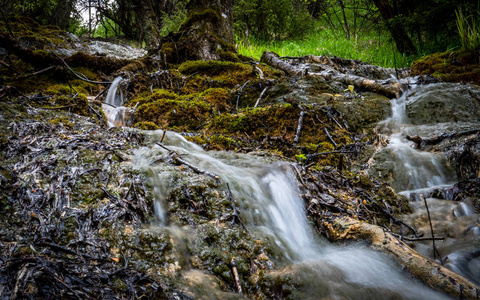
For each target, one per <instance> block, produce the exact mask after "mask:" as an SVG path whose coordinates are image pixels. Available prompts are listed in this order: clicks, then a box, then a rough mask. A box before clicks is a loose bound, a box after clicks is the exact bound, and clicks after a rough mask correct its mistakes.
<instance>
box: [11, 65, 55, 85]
mask: <svg viewBox="0 0 480 300" xmlns="http://www.w3.org/2000/svg"><path fill="white" fill-rule="evenodd" d="M55 67H56V66H50V67H47V68H45V69H43V70H40V71H37V72H33V73H31V74H28V75H24V76H21V77H17V78H14V79H13V81H17V80H23V79H27V78H29V77H33V76H36V75H40V74H42V73H45V72H47V71H50V70H51V69H53V68H55Z"/></svg>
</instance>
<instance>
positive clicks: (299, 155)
mask: <svg viewBox="0 0 480 300" xmlns="http://www.w3.org/2000/svg"><path fill="white" fill-rule="evenodd" d="M295 158H296V159H297V160H298V162H304V161H306V160H307V156H306V155H305V154H303V153H301V154H297V155H295Z"/></svg>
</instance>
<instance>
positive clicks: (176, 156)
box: [154, 143, 220, 181]
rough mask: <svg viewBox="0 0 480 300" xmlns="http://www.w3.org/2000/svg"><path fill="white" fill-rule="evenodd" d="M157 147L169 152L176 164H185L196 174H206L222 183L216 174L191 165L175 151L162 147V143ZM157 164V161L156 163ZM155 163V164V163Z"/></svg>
mask: <svg viewBox="0 0 480 300" xmlns="http://www.w3.org/2000/svg"><path fill="white" fill-rule="evenodd" d="M156 145H158V146H160V147H161V148H163V149H165V150H167V151H168V154H169V155H170V158H171V159H173V160H174V161H175V162H176V163H180V164H183V165H186V166H187V167H189V168H190V169H192V170H193V171H194V172H195V173H198V174H205V175H207V176H209V177H212V178H213V179H215V180H217V181H220V177H218V176H217V175H216V174H214V173H211V172H209V171H206V170H202V169H200V168H198V167H196V166H194V165H192V164H191V163H189V162H188V161H186V160H184V159H183V158H181V157H180V154H178V153H177V152H176V151H173V150H170V149H168V148H167V147H165V146H164V145H162V144H161V143H156ZM155 162H157V161H155ZM155 162H154V163H155Z"/></svg>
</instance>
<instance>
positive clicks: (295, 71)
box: [260, 51, 304, 76]
mask: <svg viewBox="0 0 480 300" xmlns="http://www.w3.org/2000/svg"><path fill="white" fill-rule="evenodd" d="M260 61H261V62H264V63H266V64H267V65H270V66H272V67H274V68H277V69H279V70H281V71H283V72H285V74H287V75H288V76H303V75H304V70H303V69H301V68H297V67H295V66H292V65H291V64H289V63H287V62H284V61H283V60H282V59H281V58H280V57H279V56H278V54H276V53H274V52H268V51H265V52H263V55H262V58H261V59H260Z"/></svg>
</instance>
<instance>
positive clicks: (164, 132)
mask: <svg viewBox="0 0 480 300" xmlns="http://www.w3.org/2000/svg"><path fill="white" fill-rule="evenodd" d="M166 134H167V131H166V130H164V131H163V134H162V138H161V139H160V143H163V139H164V138H165V135H166Z"/></svg>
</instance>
